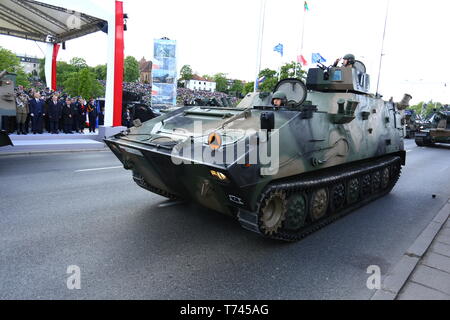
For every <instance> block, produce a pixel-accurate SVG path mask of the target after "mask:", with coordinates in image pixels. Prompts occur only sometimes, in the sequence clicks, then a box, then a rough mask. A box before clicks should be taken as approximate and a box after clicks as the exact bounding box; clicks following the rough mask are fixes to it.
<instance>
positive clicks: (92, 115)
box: [87, 98, 97, 133]
mask: <svg viewBox="0 0 450 320" xmlns="http://www.w3.org/2000/svg"><path fill="white" fill-rule="evenodd" d="M87 113H88V117H89V132H94V133H95V124H96V121H97V107H96V105H95V102H94V99H93V98H91V99H89V103H88V105H87Z"/></svg>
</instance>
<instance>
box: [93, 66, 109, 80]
mask: <svg viewBox="0 0 450 320" xmlns="http://www.w3.org/2000/svg"><path fill="white" fill-rule="evenodd" d="M92 71H93V72H94V73H95V76H96V77H97V80H106V72H107V67H106V64H99V65H98V66H96V67H94V68H92Z"/></svg>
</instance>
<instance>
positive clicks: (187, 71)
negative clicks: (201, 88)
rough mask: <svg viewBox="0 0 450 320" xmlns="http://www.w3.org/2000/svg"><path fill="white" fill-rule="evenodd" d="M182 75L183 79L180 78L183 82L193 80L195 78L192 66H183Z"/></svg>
mask: <svg viewBox="0 0 450 320" xmlns="http://www.w3.org/2000/svg"><path fill="white" fill-rule="evenodd" d="M180 75H181V78H180V79H181V80H191V79H192V77H193V76H194V74H193V72H192V68H191V66H190V65H188V64H185V65H184V66H182V67H181V70H180Z"/></svg>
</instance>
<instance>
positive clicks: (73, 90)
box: [63, 68, 105, 99]
mask: <svg viewBox="0 0 450 320" xmlns="http://www.w3.org/2000/svg"><path fill="white" fill-rule="evenodd" d="M63 85H64V91H65V92H67V93H68V94H69V95H71V96H81V97H83V98H85V99H88V98H91V97H94V98H95V97H100V96H103V95H104V94H105V88H104V87H103V86H102V85H101V84H100V83H99V82H98V81H97V79H96V76H95V74H94V73H93V72H91V71H90V70H89V69H88V68H83V69H81V70H80V71H78V72H72V73H71V74H69V76H68V77H67V80H66V81H65V82H64V83H63Z"/></svg>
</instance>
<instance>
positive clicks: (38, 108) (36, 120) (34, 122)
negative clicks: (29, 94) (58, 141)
mask: <svg viewBox="0 0 450 320" xmlns="http://www.w3.org/2000/svg"><path fill="white" fill-rule="evenodd" d="M29 104H30V115H31V127H32V131H33V134H36V133H39V134H42V120H43V117H44V116H45V110H44V101H42V100H41V95H40V94H39V93H35V94H34V99H31V100H30V103H29Z"/></svg>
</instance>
